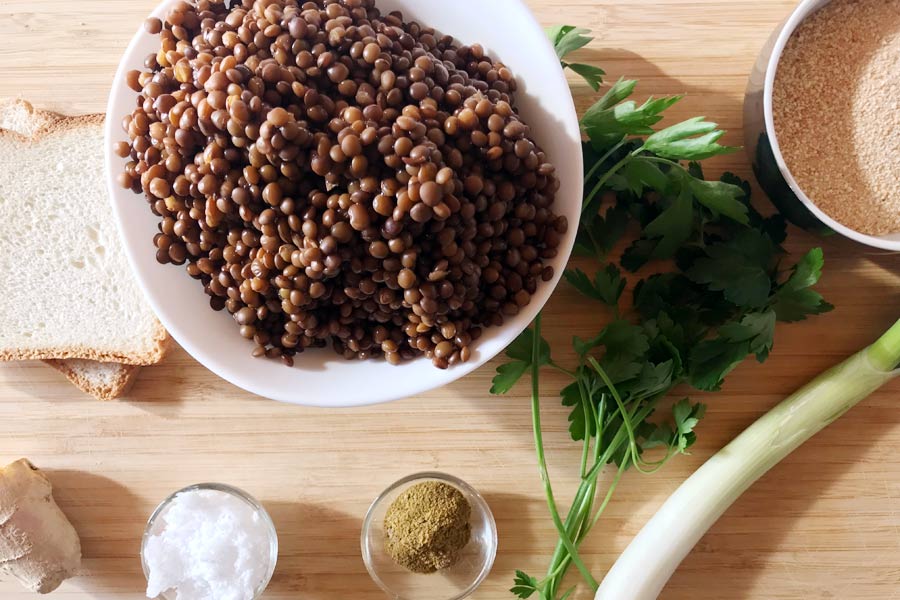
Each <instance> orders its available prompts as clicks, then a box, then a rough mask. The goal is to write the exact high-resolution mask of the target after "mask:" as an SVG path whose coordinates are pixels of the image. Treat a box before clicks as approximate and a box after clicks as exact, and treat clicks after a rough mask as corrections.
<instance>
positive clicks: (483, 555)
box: [361, 473, 497, 600]
mask: <svg viewBox="0 0 900 600" xmlns="http://www.w3.org/2000/svg"><path fill="white" fill-rule="evenodd" d="M361 544H362V554H363V560H364V561H365V564H366V569H368V571H369V574H370V575H371V576H372V579H373V580H374V581H375V583H377V584H378V586H379V587H381V589H382V590H384V591H385V593H387V594H388V595H389V596H390V597H391V598H394V599H395V600H421V599H422V598H428V599H429V600H461V599H462V598H466V597H468V596H469V595H470V594H472V592H474V591H475V589H476V588H478V586H479V585H481V583H482V582H483V581H484V579H485V578H486V577H487V575H488V573H490V570H491V567H492V566H493V564H494V558H495V557H496V555H497V525H496V523H495V522H494V516H493V514H492V513H491V509H490V507H489V506H488V504H487V502H486V501H485V500H484V498H483V497H482V496H481V494H479V493H478V492H477V491H476V490H475V489H474V488H472V486H470V485H469V484H467V483H466V482H464V481H462V480H460V479H458V478H456V477H453V476H452V475H446V474H444V473H417V474H415V475H410V476H409V477H405V478H403V479H401V480H400V481H397V482H396V483H394V484H392V485H391V486H390V487H388V488H387V489H386V490H385V491H384V492H382V494H381V495H380V496H378V498H376V499H375V501H374V502H373V503H372V506H371V507H370V508H369V512H368V514H367V515H366V519H365V521H364V522H363V528H362V538H361Z"/></svg>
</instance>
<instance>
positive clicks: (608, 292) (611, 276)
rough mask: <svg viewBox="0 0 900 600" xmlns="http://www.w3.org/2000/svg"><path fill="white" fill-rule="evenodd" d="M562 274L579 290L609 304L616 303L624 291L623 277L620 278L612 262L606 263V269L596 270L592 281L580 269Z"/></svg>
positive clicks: (589, 296)
mask: <svg viewBox="0 0 900 600" xmlns="http://www.w3.org/2000/svg"><path fill="white" fill-rule="evenodd" d="M564 275H565V278H566V281H568V282H569V283H571V284H572V286H573V287H574V288H575V289H577V290H578V291H579V292H581V293H582V294H584V295H585V296H587V297H588V298H593V299H594V300H599V301H600V302H603V303H604V304H607V305H609V306H616V305H618V303H619V298H621V297H622V292H624V291H625V279H623V278H622V272H621V271H620V270H619V267H617V266H616V265H614V264H612V263H610V264H608V265H607V266H606V269H604V270H602V271H597V273H595V274H594V280H593V281H591V280H590V279H589V278H588V276H587V275H585V273H584V271H582V270H581V269H571V270H568V271H566V272H565V274H564Z"/></svg>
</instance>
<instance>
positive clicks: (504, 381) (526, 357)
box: [491, 327, 550, 394]
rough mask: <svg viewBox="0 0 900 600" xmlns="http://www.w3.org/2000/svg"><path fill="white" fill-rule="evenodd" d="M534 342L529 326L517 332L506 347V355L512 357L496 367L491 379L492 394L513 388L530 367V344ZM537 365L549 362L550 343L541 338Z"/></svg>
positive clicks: (532, 332) (532, 331)
mask: <svg viewBox="0 0 900 600" xmlns="http://www.w3.org/2000/svg"><path fill="white" fill-rule="evenodd" d="M533 342H534V330H533V329H531V328H530V327H529V328H528V329H526V330H525V331H523V332H522V333H521V334H519V337H517V338H516V339H515V340H513V343H512V344H510V345H509V347H507V349H506V356H507V357H509V358H511V359H513V360H512V361H511V362H508V363H505V364H502V365H500V366H499V367H497V374H496V375H494V378H493V379H492V380H491V393H492V394H505V393H507V392H509V390H511V389H512V388H513V386H514V385H516V383H518V381H519V379H521V378H522V375H524V374H525V372H526V371H528V370H529V369H530V368H531V365H532V362H531V358H532V356H531V346H532V343H533ZM539 350H540V353H539V355H538V366H544V365H546V364H549V362H550V344H548V343H547V340H545V339H544V338H541V340H540V345H539Z"/></svg>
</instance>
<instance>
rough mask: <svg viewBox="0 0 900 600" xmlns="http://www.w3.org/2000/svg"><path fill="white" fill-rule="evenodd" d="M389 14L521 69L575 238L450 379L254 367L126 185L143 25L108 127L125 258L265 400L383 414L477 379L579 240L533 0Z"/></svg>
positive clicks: (576, 157)
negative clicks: (158, 249) (120, 176)
mask: <svg viewBox="0 0 900 600" xmlns="http://www.w3.org/2000/svg"><path fill="white" fill-rule="evenodd" d="M168 5H170V3H169V2H164V3H163V4H161V5H160V6H158V7H157V9H156V10H155V11H154V13H153V14H154V16H158V17H162V16H163V15H164V14H165V13H166V7H167V6H168ZM378 6H379V8H381V10H382V11H390V10H398V9H399V10H402V11H403V12H404V15H405V16H406V17H407V18H411V19H415V20H417V21H419V22H422V23H427V24H428V25H430V26H433V27H435V28H437V29H438V30H439V31H441V32H443V33H446V34H449V35H453V36H455V37H456V38H457V39H458V40H460V41H461V42H463V43H470V44H472V43H476V42H479V43H481V44H482V45H483V46H484V47H485V48H486V49H487V50H488V51H489V52H490V53H491V54H492V55H493V56H495V57H498V58H500V59H502V60H503V62H504V63H505V64H506V65H508V66H509V67H510V68H511V70H512V71H513V73H514V74H515V75H516V77H517V78H518V82H519V84H520V86H519V92H518V94H517V106H518V107H519V109H520V111H521V113H522V115H523V116H524V119H525V121H526V122H527V123H528V124H529V125H530V126H531V128H532V130H533V132H534V136H535V138H536V139H537V140H538V141H539V143H540V144H541V146H542V147H543V148H544V150H545V151H546V152H547V155H548V157H549V158H550V160H551V161H552V162H553V164H555V165H556V167H557V171H558V176H559V178H560V181H561V184H562V185H561V187H560V190H559V193H558V194H557V198H556V204H555V205H554V208H555V210H556V212H558V213H559V214H563V215H565V216H566V217H567V218H568V220H569V232H568V234H567V235H566V236H565V238H564V239H563V241H562V244H561V245H560V251H559V255H558V256H557V257H556V259H555V260H554V261H553V262H552V263H551V264H552V266H553V267H554V269H555V272H556V276H555V278H554V279H553V280H552V281H550V282H548V283H544V284H542V285H541V286H540V287H539V288H538V291H537V293H536V294H535V295H534V297H533V298H532V300H531V304H530V305H529V306H528V307H527V308H526V309H524V310H522V311H521V313H520V314H519V315H517V316H516V317H514V318H510V319H507V321H506V323H505V324H504V325H503V327H499V328H488V329H486V330H485V333H484V335H483V336H482V338H481V339H480V340H478V342H477V343H476V344H475V345H474V346H473V348H472V349H473V353H472V358H471V360H470V361H469V362H468V363H466V364H462V365H456V366H453V367H451V368H450V369H448V370H445V371H441V370H439V369H437V368H435V367H434V366H433V365H432V364H431V361H430V360H427V359H424V358H421V359H417V360H415V361H411V362H409V363H406V364H403V365H401V366H397V367H394V366H391V365H389V364H388V363H387V362H385V361H383V360H372V361H347V360H345V359H343V358H342V357H340V356H338V355H336V354H334V353H333V352H332V351H331V350H330V349H325V350H316V351H307V352H304V353H302V354H298V355H297V356H296V358H295V366H294V367H293V368H288V367H286V366H284V365H283V364H282V363H281V362H280V361H268V360H259V359H253V358H252V357H251V356H250V351H251V349H252V347H251V343H250V342H248V341H247V340H245V339H243V338H242V337H241V336H240V335H239V334H238V330H237V327H236V325H235V323H234V320H233V319H232V318H231V316H230V315H228V314H227V312H224V311H223V312H219V313H216V312H214V311H212V310H210V308H209V300H208V297H207V296H206V295H205V294H204V292H203V289H202V286H201V285H200V284H199V282H197V281H195V280H193V279H191V278H190V277H188V276H187V274H186V273H185V272H184V268H183V267H182V268H178V267H174V266H172V265H160V264H158V263H157V262H156V257H155V251H154V248H153V245H152V239H153V236H154V235H155V234H156V233H157V232H158V229H157V222H158V220H157V218H156V217H154V216H153V214H152V213H151V212H150V210H149V207H148V205H147V202H146V200H145V199H144V198H143V197H140V196H137V195H135V194H133V193H131V192H130V191H128V190H123V189H121V188H120V187H119V186H118V185H117V184H116V182H115V175H116V174H117V173H119V172H120V171H121V170H122V169H123V167H124V162H125V161H124V160H123V159H121V158H119V157H118V156H116V155H115V153H114V152H113V151H112V147H113V145H114V144H115V142H117V141H120V140H122V139H124V137H125V134H124V132H123V131H122V130H121V123H122V118H123V117H124V116H125V115H126V114H129V113H130V112H131V111H132V110H133V108H134V106H135V98H136V94H135V92H133V91H132V90H131V89H129V88H128V87H127V85H126V84H125V74H126V73H127V72H128V71H129V70H132V69H139V68H142V66H143V61H144V57H146V55H147V54H149V53H150V52H155V51H156V50H157V48H155V47H154V44H155V43H156V41H157V38H155V37H154V36H151V35H149V34H147V33H145V32H144V30H143V27H141V28H140V29H139V31H138V33H137V34H136V35H135V37H134V39H133V40H132V41H131V44H130V45H129V46H128V49H127V50H126V52H125V55H124V57H123V58H122V61H121V63H120V65H119V70H118V72H117V73H116V78H115V81H114V82H113V87H112V92H111V94H110V98H109V108H108V111H107V119H106V166H107V177H108V179H109V192H110V198H111V201H112V207H113V212H114V213H115V216H116V221H117V222H118V225H119V232H120V234H121V237H122V240H123V241H124V244H125V250H126V252H127V254H128V258H129V261H130V262H131V266H132V268H133V270H134V273H135V275H136V276H137V279H138V281H139V282H140V284H141V287H142V288H143V290H144V293H145V294H146V296H147V298H148V300H149V301H150V304H151V305H152V306H153V309H154V310H155V311H156V314H157V315H158V316H159V319H160V320H161V321H162V323H163V324H164V325H165V326H166V328H167V329H168V330H169V332H170V333H171V334H172V336H173V337H174V338H175V340H177V341H178V343H179V344H181V346H182V347H183V348H184V349H185V350H186V351H187V352H188V353H190V354H191V355H192V356H193V357H194V358H195V359H197V360H198V361H199V362H200V363H202V364H203V365H204V366H206V367H207V368H208V369H210V370H211V371H213V372H214V373H216V374H217V375H219V376H220V377H222V378H224V379H226V380H228V381H230V382H231V383H233V384H235V385H237V386H239V387H241V388H244V389H245V390H247V391H249V392H252V393H254V394H258V395H260V396H264V397H266V398H271V399H274V400H280V401H283V402H291V403H295V404H305V405H314V406H323V407H344V406H357V405H363V404H374V403H378V402H387V401H390V400H395V399H399V398H404V397H409V396H414V395H416V394H420V393H422V392H425V391H428V390H431V389H435V388H438V387H441V386H444V385H446V384H448V383H450V382H452V381H454V380H456V379H459V378H460V377H463V376H465V375H467V374H468V373H471V372H472V371H474V370H475V369H477V368H478V367H480V366H481V365H483V364H484V363H485V362H487V361H488V360H490V359H491V358H493V357H494V356H496V355H497V354H499V353H500V352H501V351H502V350H503V349H504V348H505V347H506V346H507V345H509V343H510V342H512V340H514V339H515V338H516V336H518V335H519V333H521V332H522V330H524V329H525V327H526V326H527V325H528V323H530V322H531V320H532V319H534V317H535V316H536V315H537V313H538V311H539V310H540V309H541V308H542V307H543V306H544V304H545V303H546V302H547V300H548V299H549V297H550V294H551V293H552V292H553V289H554V288H555V287H556V284H557V283H558V282H559V278H560V276H561V275H562V272H563V269H564V268H565V265H566V262H567V260H568V258H569V255H570V253H571V251H572V247H573V245H574V242H575V232H576V230H577V226H578V219H579V214H580V208H581V198H582V185H583V184H582V177H583V166H582V157H581V135H580V130H579V126H578V118H577V116H576V113H575V107H574V104H573V102H572V96H571V94H570V92H569V87H568V84H567V83H566V79H565V77H564V75H563V73H562V70H561V69H560V66H559V60H558V58H557V57H556V54H555V52H554V50H553V48H552V46H551V44H550V42H549V41H548V40H547V38H546V36H545V35H544V32H543V30H542V29H541V27H540V26H539V25H538V23H537V21H536V20H535V18H534V16H533V15H532V14H531V13H530V12H529V10H528V8H527V7H526V6H525V4H524V2H522V0H492V1H491V2H484V1H483V0H454V1H453V2H447V1H446V0H381V1H379V2H378ZM475 15H477V18H473V17H474V16H475ZM485 394H487V390H485Z"/></svg>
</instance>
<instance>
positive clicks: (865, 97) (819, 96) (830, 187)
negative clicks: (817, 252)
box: [745, 0, 900, 251]
mask: <svg viewBox="0 0 900 600" xmlns="http://www.w3.org/2000/svg"><path fill="white" fill-rule="evenodd" d="M745 131H746V135H747V148H748V149H749V151H750V153H751V158H752V160H753V163H754V170H755V171H756V175H757V178H758V179H759V182H760V185H761V186H762V187H763V189H764V190H765V191H766V193H767V194H768V195H769V196H770V198H772V200H773V202H774V203H775V204H776V205H777V206H778V207H779V208H780V209H781V210H782V212H783V213H784V214H785V215H786V216H787V217H788V218H789V219H790V220H792V221H794V222H795V223H796V224H798V225H801V226H803V227H805V228H807V229H813V230H819V231H822V232H824V231H828V230H832V231H836V232H838V233H840V234H843V235H845V236H847V237H849V238H851V239H854V240H856V241H858V242H861V243H863V244H867V245H869V246H873V247H876V248H883V249H887V250H893V251H900V2H897V0H830V1H829V0H804V1H803V2H801V3H800V5H799V6H798V7H797V9H796V10H795V11H794V12H793V14H792V15H791V16H790V17H789V18H788V20H787V21H786V22H785V23H784V25H783V26H782V27H781V28H780V29H779V30H778V31H776V32H775V33H774V34H773V36H772V38H771V39H770V40H769V43H768V45H767V47H766V48H765V49H764V50H763V52H762V54H761V56H760V59H759V61H758V63H757V65H756V68H755V69H754V72H753V75H752V76H751V79H750V84H749V87H748V91H747V99H746V103H745Z"/></svg>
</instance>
